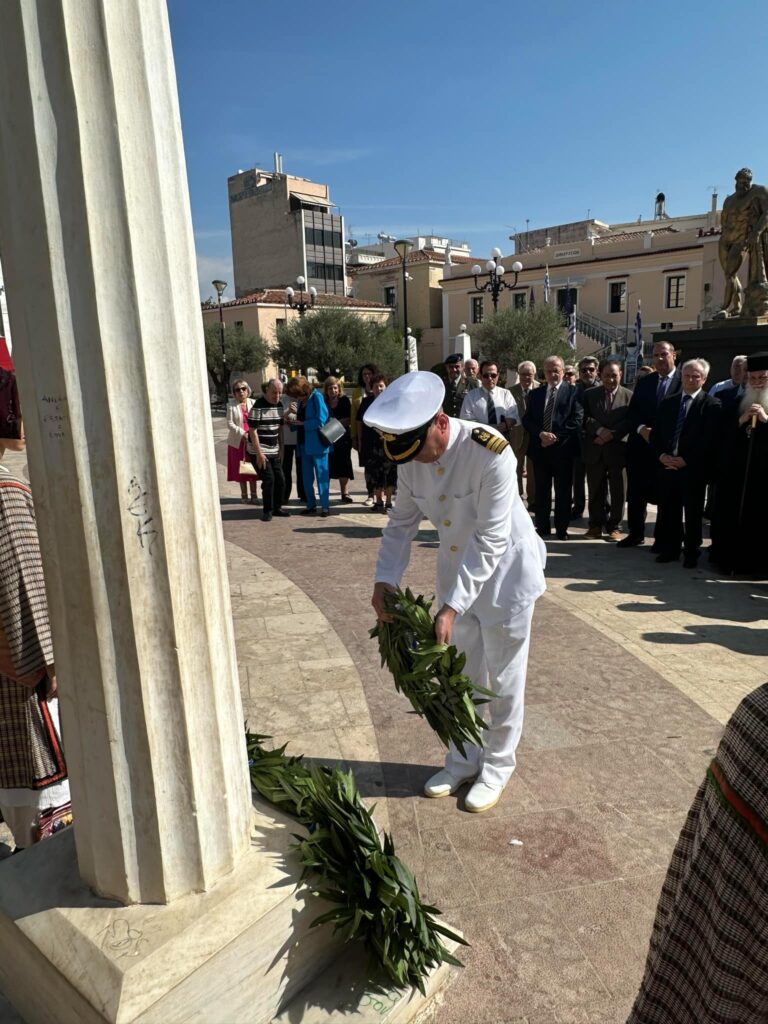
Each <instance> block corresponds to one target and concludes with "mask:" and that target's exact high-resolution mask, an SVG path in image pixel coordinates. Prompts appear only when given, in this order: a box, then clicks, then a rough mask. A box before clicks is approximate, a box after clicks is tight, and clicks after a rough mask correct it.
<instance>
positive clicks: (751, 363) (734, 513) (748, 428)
mask: <svg viewBox="0 0 768 1024" xmlns="http://www.w3.org/2000/svg"><path fill="white" fill-rule="evenodd" d="M747 372H748V377H747V384H746V387H745V389H744V395H743V397H742V398H741V399H740V400H739V401H738V402H737V403H733V404H731V405H730V407H728V406H727V405H726V404H725V403H723V404H724V405H726V407H725V408H724V410H723V416H722V420H721V423H722V435H721V448H720V459H719V472H718V480H717V489H716V493H715V502H714V509H713V513H712V555H711V558H712V561H713V562H714V564H715V565H716V566H717V568H718V569H720V571H721V572H724V573H728V574H732V573H735V574H737V575H746V576H754V577H757V578H759V579H768V545H766V543H765V539H766V529H767V528H768V502H767V499H768V352H758V353H755V354H754V355H751V356H749V357H748V359H747ZM719 397H722V395H721V396H719Z"/></svg>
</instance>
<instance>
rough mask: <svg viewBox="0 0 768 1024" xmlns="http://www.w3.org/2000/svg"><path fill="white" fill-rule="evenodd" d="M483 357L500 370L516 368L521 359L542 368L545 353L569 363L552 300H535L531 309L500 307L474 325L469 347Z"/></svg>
mask: <svg viewBox="0 0 768 1024" xmlns="http://www.w3.org/2000/svg"><path fill="white" fill-rule="evenodd" d="M475 345H477V348H478V349H479V350H480V351H481V352H482V353H483V358H484V359H495V360H496V361H497V362H498V364H499V372H500V373H501V374H502V376H503V375H504V373H505V371H506V370H509V369H515V370H516V369H517V366H518V364H519V363H521V362H522V361H523V360H524V359H532V360H533V362H534V363H536V366H537V367H538V368H539V369H541V367H542V364H543V363H544V360H545V359H546V358H547V356H562V357H563V359H564V360H565V361H566V362H568V361H569V359H572V358H573V355H574V353H573V351H572V349H570V348H569V347H568V342H567V340H566V324H565V320H564V318H563V315H562V313H560V312H559V311H558V309H557V308H556V307H555V306H553V305H552V304H551V303H543V302H541V303H537V304H536V305H535V306H534V308H533V309H502V310H499V312H498V313H494V314H493V316H491V317H489V318H488V319H487V320H484V321H483V323H482V324H479V325H478V326H477V327H476V328H475V332H474V334H473V337H472V347H473V348H474V347H475Z"/></svg>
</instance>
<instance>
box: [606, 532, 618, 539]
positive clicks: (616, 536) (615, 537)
mask: <svg viewBox="0 0 768 1024" xmlns="http://www.w3.org/2000/svg"><path fill="white" fill-rule="evenodd" d="M606 540H616V541H618V540H621V532H620V531H619V530H611V532H610V533H609V534H608V536H607V537H606Z"/></svg>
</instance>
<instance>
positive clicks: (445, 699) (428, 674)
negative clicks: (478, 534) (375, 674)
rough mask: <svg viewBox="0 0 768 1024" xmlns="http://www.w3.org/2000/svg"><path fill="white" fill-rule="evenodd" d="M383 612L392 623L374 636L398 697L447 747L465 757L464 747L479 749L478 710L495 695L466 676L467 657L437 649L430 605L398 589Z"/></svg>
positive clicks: (387, 598)
mask: <svg viewBox="0 0 768 1024" xmlns="http://www.w3.org/2000/svg"><path fill="white" fill-rule="evenodd" d="M384 607H385V610H386V611H387V613H388V614H389V615H391V616H392V621H391V622H379V623H378V624H377V625H376V626H374V628H373V629H372V630H371V632H370V635H371V636H372V637H378V641H379V654H380V655H381V664H382V665H386V666H387V668H388V669H389V671H390V672H391V673H392V678H393V679H394V681H395V687H396V688H397V690H398V692H400V693H403V694H404V695H405V696H406V697H407V698H408V700H409V701H410V702H411V706H412V707H413V710H414V711H415V712H416V714H417V715H420V716H421V717H422V718H424V719H426V721H427V723H428V724H429V725H430V726H431V727H432V729H433V730H434V731H435V733H436V734H437V735H438V737H439V738H440V740H441V741H442V742H443V743H444V744H445V745H446V747H447V746H449V745H450V743H453V744H454V745H455V746H456V747H457V749H458V750H460V751H461V753H462V755H464V754H465V750H464V744H465V743H473V744H476V745H477V746H479V747H481V746H482V745H483V729H486V728H487V725H486V723H485V722H484V721H483V719H482V717H481V714H480V710H479V709H480V707H481V706H482V705H483V704H487V703H488V701H489V699H490V698H491V697H493V696H494V694H493V692H492V691H491V690H487V689H485V687H483V686H477V685H475V683H473V682H472V680H471V679H470V678H469V676H467V675H465V674H464V665H465V664H466V661H467V658H466V655H465V654H459V652H458V651H457V650H456V648H455V647H454V646H453V645H450V646H449V645H448V644H438V643H435V623H434V621H433V619H432V616H431V615H430V613H429V610H430V608H431V607H432V601H427V600H426V598H424V597H422V596H421V595H419V597H414V595H413V594H412V592H411V591H410V590H408V589H406V590H405V591H403V590H400V589H399V588H397V589H395V590H392V591H387V593H386V594H385V596H384Z"/></svg>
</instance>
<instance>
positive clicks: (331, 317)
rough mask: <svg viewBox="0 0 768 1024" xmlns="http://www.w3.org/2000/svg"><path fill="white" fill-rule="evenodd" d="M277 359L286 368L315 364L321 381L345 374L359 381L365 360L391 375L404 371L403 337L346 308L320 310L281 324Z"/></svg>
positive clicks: (305, 368) (346, 376)
mask: <svg viewBox="0 0 768 1024" xmlns="http://www.w3.org/2000/svg"><path fill="white" fill-rule="evenodd" d="M276 358H277V360H278V362H279V363H280V365H281V366H282V367H284V368H285V369H291V370H301V371H302V372H306V370H307V368H308V367H310V366H311V367H314V369H316V370H317V375H318V377H319V378H320V380H325V378H326V377H327V376H329V375H330V374H333V375H334V376H340V375H341V374H343V375H344V377H345V378H346V379H347V380H348V381H354V382H355V383H357V374H358V370H359V369H360V367H361V366H362V365H363V363H376V365H377V366H379V367H380V368H381V370H382V372H383V373H386V374H387V376H388V377H396V376H397V375H398V374H400V373H402V372H403V340H402V336H401V335H400V333H399V332H398V331H396V330H395V329H394V328H393V327H391V326H388V325H386V324H380V323H376V322H375V321H373V320H367V319H363V318H362V317H359V316H356V315H355V314H354V313H350V312H349V311H348V310H346V309H333V308H329V309H318V310H315V311H313V312H311V313H307V314H306V315H305V316H303V317H299V318H297V319H295V320H291V321H290V323H286V324H283V325H281V326H280V327H279V328H278V332H277V349H276Z"/></svg>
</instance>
